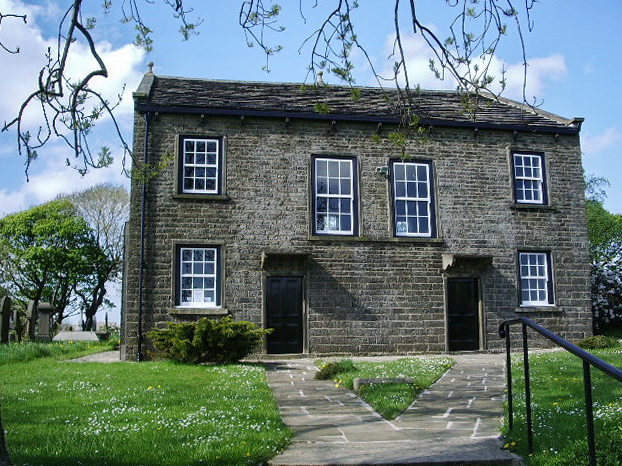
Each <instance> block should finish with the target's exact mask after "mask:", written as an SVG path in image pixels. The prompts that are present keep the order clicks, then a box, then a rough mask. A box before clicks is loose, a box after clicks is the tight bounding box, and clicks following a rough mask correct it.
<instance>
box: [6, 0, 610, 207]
mask: <svg viewBox="0 0 622 466" xmlns="http://www.w3.org/2000/svg"><path fill="white" fill-rule="evenodd" d="M68 3H69V2H68V1H59V0H56V1H51V0H50V1H44V0H38V1H37V0H33V1H25V0H0V11H1V12H2V13H5V12H9V11H11V12H15V13H26V14H28V24H27V25H24V24H23V23H21V22H19V21H6V20H5V22H3V23H2V25H1V29H0V38H1V39H2V41H3V43H4V45H6V46H9V47H11V46H19V47H20V50H21V53H20V54H19V55H9V54H7V53H5V52H3V51H1V50H0V70H1V71H0V117H1V118H2V121H3V122H4V121H7V120H10V119H11V118H12V117H13V116H14V115H15V113H16V112H17V110H18V108H19V104H20V102H21V99H23V97H24V96H25V95H27V93H28V92H29V91H30V92H31V91H32V90H34V88H35V86H36V80H37V74H38V69H39V67H40V66H41V64H42V63H43V59H44V55H45V51H46V48H47V47H48V46H52V47H54V46H55V44H56V42H55V34H56V30H57V25H58V20H59V17H60V15H61V14H62V13H63V8H65V7H66V5H67V4H68ZM85 3H86V4H88V6H89V7H91V8H95V9H94V10H92V12H93V13H95V14H97V13H99V12H100V11H101V10H100V8H101V6H100V5H101V3H102V2H85ZM137 3H138V4H139V5H142V10H141V12H142V14H143V17H144V19H145V21H146V22H147V23H148V24H149V25H150V26H151V28H152V29H153V30H155V33H154V34H153V38H154V40H155V43H154V50H153V52H151V53H149V54H146V53H145V52H144V51H142V50H139V49H136V48H135V47H133V46H132V45H131V43H132V40H133V36H134V31H133V29H132V27H131V25H128V24H122V23H121V22H120V20H119V19H120V13H119V7H120V4H121V2H120V1H115V2H113V5H116V9H113V11H112V12H111V13H109V14H108V15H106V16H102V15H99V16H98V23H97V26H96V28H95V30H94V37H95V40H96V41H97V43H98V45H99V46H100V50H102V51H103V52H104V53H103V55H104V59H105V61H106V63H107V65H108V67H109V70H110V75H111V76H110V78H109V79H108V80H103V79H102V80H100V82H99V83H96V86H97V88H98V89H99V90H101V91H102V92H104V93H105V94H107V95H109V96H111V97H113V96H115V95H116V94H117V93H118V92H119V91H120V90H121V88H122V86H123V84H124V83H125V84H126V86H127V90H126V91H125V94H124V97H125V98H124V102H123V104H122V106H121V107H120V108H119V113H118V116H119V121H120V122H121V124H122V126H123V128H124V131H125V134H126V137H127V138H128V140H131V131H132V102H131V92H132V91H133V90H135V89H136V87H137V86H138V83H139V82H140V79H141V77H142V74H143V73H144V72H145V71H146V69H147V66H146V64H147V63H148V62H150V61H152V62H154V63H155V67H154V71H155V73H156V74H160V75H168V76H186V77H195V78H210V79H232V80H245V81H278V82H304V81H305V79H307V66H308V64H309V51H310V49H309V47H308V46H306V47H303V48H302V49H300V46H301V45H302V44H303V42H304V40H305V39H306V38H307V37H308V36H309V35H311V34H312V32H313V31H314V29H315V28H317V25H318V20H319V19H320V18H321V17H322V14H324V13H325V12H326V8H328V7H330V6H333V4H335V3H336V2H334V1H328V0H322V1H321V2H318V3H320V4H321V5H324V8H325V9H323V10H322V9H321V7H317V8H315V9H314V8H312V6H313V4H314V3H315V2H314V1H313V0H302V5H303V8H304V15H305V18H306V22H305V21H304V20H303V19H302V18H301V16H300V13H299V2H298V1H293V0H282V1H281V2H280V3H281V4H282V6H283V10H282V24H283V25H284V26H285V27H286V30H285V32H283V33H280V34H273V35H272V36H270V40H269V42H271V43H274V44H281V45H283V46H284V50H283V51H282V52H280V53H279V54H277V55H275V56H274V57H273V58H272V59H271V61H270V69H271V71H270V72H269V73H266V72H265V71H263V70H262V67H263V66H264V65H265V57H264V56H263V54H262V53H261V51H260V50H259V49H258V48H248V47H247V46H246V40H245V37H244V33H243V31H242V30H241V28H240V27H239V26H238V19H239V6H240V4H241V1H231V0H229V1H216V0H202V1H200V2H192V3H193V5H194V6H195V12H194V14H193V16H192V17H200V18H202V19H203V23H202V24H201V26H200V28H199V35H198V36H194V37H192V38H191V39H190V40H189V41H187V42H184V41H182V40H181V38H180V35H179V33H178V32H177V30H178V28H179V24H178V23H175V22H174V21H173V20H172V19H171V13H170V11H169V10H168V9H167V8H166V7H165V6H163V5H160V3H163V2H158V1H156V5H150V4H149V3H147V2H141V1H139V2H137ZM360 3H361V7H360V8H359V9H358V10H357V11H356V12H355V13H354V15H353V22H354V25H355V28H357V30H356V32H357V33H358V36H359V39H360V41H361V42H362V43H363V44H364V45H365V46H366V47H367V50H368V53H369V55H370V57H371V58H372V60H373V61H374V64H375V66H376V69H377V70H380V71H382V70H387V69H390V67H391V60H389V61H387V56H388V55H389V54H390V48H391V43H392V37H393V33H394V32H393V22H392V21H393V18H392V4H393V2H378V1H370V0H360ZM189 4H190V3H189ZM418 4H419V5H420V6H419V8H420V10H419V14H420V17H421V18H425V21H424V22H425V23H426V25H429V26H430V27H432V28H434V30H436V31H438V32H439V34H440V35H441V36H445V31H446V29H447V26H448V22H449V21H450V20H451V19H452V17H453V16H452V12H451V11H449V10H448V9H447V8H446V7H445V1H442V0H426V1H420V2H418ZM594 5H598V6H592V4H590V6H589V7H586V2H585V1H584V0H563V1H561V0H541V1H540V2H539V3H538V4H536V5H535V7H534V8H533V10H532V17H531V19H532V22H533V24H534V30H533V32H531V33H526V34H525V42H526V48H527V58H528V61H529V63H530V65H529V79H528V94H529V95H530V96H531V95H535V96H536V97H537V98H538V100H539V101H542V102H543V103H542V108H543V109H544V110H547V111H549V112H552V113H556V114H559V115H561V116H564V117H567V118H572V117H583V118H585V123H584V124H583V129H582V132H581V139H582V150H583V164H584V168H585V171H586V172H587V173H589V174H594V175H597V176H603V177H606V178H607V179H608V180H609V181H610V183H611V186H610V187H609V188H608V190H607V192H608V198H607V200H606V202H605V206H606V207H607V208H608V209H609V210H610V211H612V212H614V213H622V163H620V158H619V156H620V151H619V147H620V144H622V122H621V119H620V118H619V117H618V115H619V108H620V104H622V86H620V82H619V81H620V78H619V76H620V75H621V74H622V73H621V71H622V69H621V68H622V62H620V60H619V59H618V58H619V56H620V52H619V47H620V43H622V28H620V27H619V24H618V21H619V18H620V17H622V2H620V1H619V0H601V1H599V2H597V3H594ZM406 39H407V40H406V41H405V42H406V45H407V53H408V54H410V55H409V56H410V57H412V58H411V60H410V64H409V68H410V73H411V79H413V81H414V82H418V83H420V84H421V85H422V87H424V88H428V89H441V88H452V87H453V83H451V82H441V81H436V80H435V79H434V78H433V77H432V76H431V73H430V72H429V71H428V68H427V61H428V55H427V52H426V51H425V49H424V47H422V45H421V42H420V41H418V40H417V39H416V38H412V37H407V38H406ZM85 57H86V53H85V50H84V48H79V47H78V48H76V55H75V60H74V66H75V67H76V69H82V68H83V67H84V66H85V64H86V63H88V61H87V59H86V58H85ZM353 58H354V63H355V65H357V69H356V71H355V77H356V83H357V84H359V85H375V84H376V82H375V80H374V79H373V76H372V74H371V72H370V70H369V69H368V68H367V67H366V66H365V62H364V60H363V56H362V54H360V53H355V54H354V56H353ZM495 60H496V64H497V65H498V66H499V67H500V66H501V64H503V66H505V68H506V69H508V70H509V71H510V73H509V79H510V82H509V85H508V89H507V90H506V92H505V93H504V96H506V97H508V98H514V99H518V100H520V98H521V94H520V88H521V85H522V81H521V79H520V66H519V65H520V63H521V54H520V49H519V47H518V43H517V39H516V36H515V35H510V36H509V37H508V40H507V41H506V42H505V43H504V44H502V46H501V47H500V48H499V49H498V50H497V54H496V57H495ZM515 70H519V72H518V73H515ZM517 76H518V77H517ZM413 77H414V78H413ZM325 81H327V82H328V83H329V84H337V83H338V80H337V79H336V78H335V77H331V76H325ZM30 121H31V122H36V121H39V120H36V116H32V117H31V118H30ZM92 144H93V145H94V146H97V145H107V146H110V147H111V148H112V151H113V155H114V156H116V162H115V164H113V166H112V167H110V168H107V169H105V170H94V171H91V172H90V173H88V174H87V175H86V176H85V177H81V176H80V175H79V174H78V173H77V172H76V171H75V170H73V169H71V168H69V167H66V166H65V163H64V161H65V159H66V158H67V156H68V155H70V154H69V152H68V149H67V148H66V147H65V146H64V145H63V144H61V143H59V142H57V141H55V142H53V143H52V144H50V145H49V146H48V147H46V148H45V149H42V150H40V151H39V159H38V160H36V161H35V162H34V164H33V165H32V166H31V169H30V172H29V177H30V182H26V176H25V174H24V160H23V159H20V158H19V156H18V154H17V150H16V145H15V133H14V132H3V133H0V167H1V170H0V216H2V215H4V214H7V213H11V212H15V211H19V210H23V209H26V208H28V207H30V206H33V205H37V204H40V203H42V202H45V201H48V200H50V199H52V198H54V197H56V196H57V195H58V194H59V193H63V192H70V191H75V190H81V189H86V188H88V187H90V186H93V185H94V184H97V183H101V182H105V181H111V182H114V183H122V184H126V185H127V184H128V183H127V179H126V178H125V177H124V175H123V173H122V169H121V168H122V167H121V163H120V160H119V158H120V154H121V153H120V151H119V150H118V149H117V148H116V146H115V140H114V136H112V134H111V133H110V125H109V124H106V123H104V124H102V126H101V128H100V129H98V130H96V131H95V132H94V134H93V142H92Z"/></svg>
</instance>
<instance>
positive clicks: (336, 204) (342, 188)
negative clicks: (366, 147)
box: [313, 156, 358, 236]
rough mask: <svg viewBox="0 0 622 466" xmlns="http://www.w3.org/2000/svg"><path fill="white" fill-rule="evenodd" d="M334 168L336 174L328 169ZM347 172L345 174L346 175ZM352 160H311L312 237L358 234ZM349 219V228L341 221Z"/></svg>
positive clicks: (319, 158)
mask: <svg viewBox="0 0 622 466" xmlns="http://www.w3.org/2000/svg"><path fill="white" fill-rule="evenodd" d="M335 164H337V167H338V173H331V172H330V170H331V168H333V169H334V168H335ZM348 172H349V173H348ZM356 176H357V166H356V159H354V158H345V157H319V156H316V157H314V159H313V233H314V234H316V235H343V236H354V235H356V234H357V233H358V208H357V207H358V206H357V202H358V192H357V189H358V186H357V182H356ZM348 217H349V219H350V226H349V228H346V227H344V221H345V220H346V219H347V218H348Z"/></svg>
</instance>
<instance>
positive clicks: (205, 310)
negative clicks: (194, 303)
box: [168, 307, 229, 316]
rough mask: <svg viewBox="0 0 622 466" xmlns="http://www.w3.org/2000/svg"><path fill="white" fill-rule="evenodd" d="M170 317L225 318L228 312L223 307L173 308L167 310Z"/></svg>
mask: <svg viewBox="0 0 622 466" xmlns="http://www.w3.org/2000/svg"><path fill="white" fill-rule="evenodd" d="M168 313H169V314H171V315H183V316H226V315H229V311H228V310H227V309H226V308H223V307H174V308H172V309H169V310H168Z"/></svg>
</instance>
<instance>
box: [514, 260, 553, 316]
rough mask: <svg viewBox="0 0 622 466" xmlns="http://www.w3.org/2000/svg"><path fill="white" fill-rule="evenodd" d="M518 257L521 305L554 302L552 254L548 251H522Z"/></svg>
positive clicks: (538, 304) (541, 304)
mask: <svg viewBox="0 0 622 466" xmlns="http://www.w3.org/2000/svg"><path fill="white" fill-rule="evenodd" d="M518 258H519V259H518V260H519V274H520V302H521V305H522V306H543V305H545V306H546V305H550V304H553V287H552V280H551V260H550V254H549V253H548V252H520V253H519V254H518Z"/></svg>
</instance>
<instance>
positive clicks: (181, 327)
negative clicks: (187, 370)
mask: <svg viewBox="0 0 622 466" xmlns="http://www.w3.org/2000/svg"><path fill="white" fill-rule="evenodd" d="M271 332H272V329H266V330H264V329H261V328H259V327H257V325H255V324H253V323H252V322H246V321H234V320H233V319H232V318H231V316H226V317H223V318H221V319H218V320H212V319H208V318H205V317H204V318H202V319H199V320H198V321H197V322H195V323H173V322H169V323H168V328H166V329H164V330H158V329H156V330H151V331H150V332H148V333H147V336H148V337H149V338H150V339H151V341H152V342H153V346H154V347H155V348H156V350H157V356H160V357H163V358H165V359H172V360H174V361H178V362H182V363H190V364H199V363H205V362H212V363H218V364H227V363H234V362H238V361H239V360H240V359H243V358H245V357H246V356H248V355H249V354H251V353H252V352H253V350H254V349H255V348H257V347H258V346H259V345H260V344H261V342H262V341H263V339H264V337H265V336H266V335H268V334H270V333H271Z"/></svg>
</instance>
